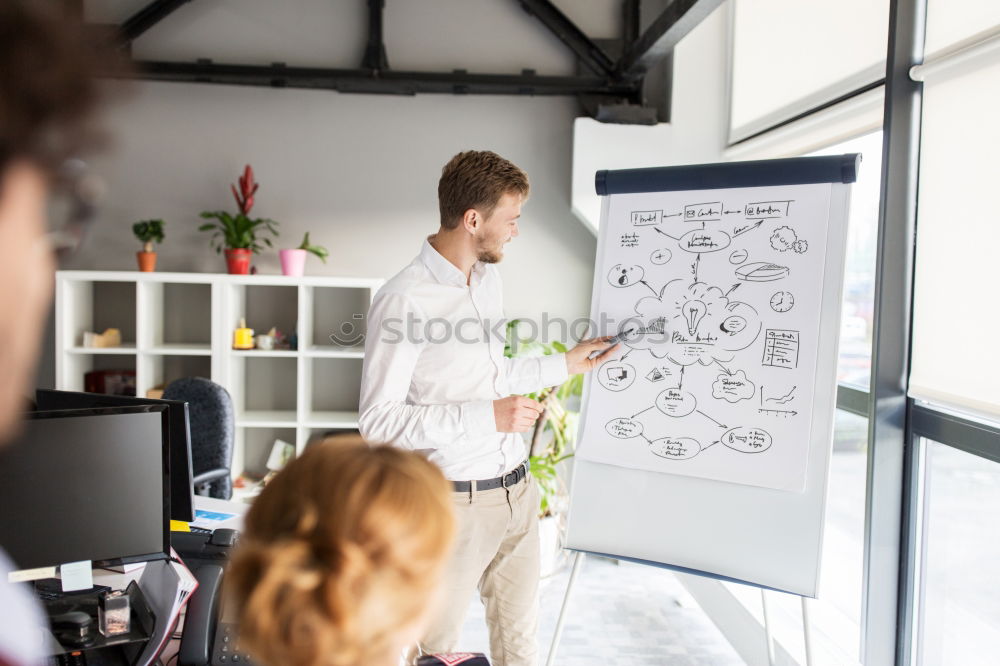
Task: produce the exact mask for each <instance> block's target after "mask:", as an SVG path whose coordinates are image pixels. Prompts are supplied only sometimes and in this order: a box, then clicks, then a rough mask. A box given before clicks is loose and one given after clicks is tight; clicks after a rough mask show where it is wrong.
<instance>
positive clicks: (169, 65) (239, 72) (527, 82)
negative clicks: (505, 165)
mask: <svg viewBox="0 0 1000 666" xmlns="http://www.w3.org/2000/svg"><path fill="white" fill-rule="evenodd" d="M134 65H135V68H136V70H137V73H136V74H135V75H134V76H136V77H137V78H141V79H146V80H152V81H179V82H192V83H221V84H230V85H248V86H267V87H277V88H284V87H287V88H313V89H322V90H337V91H339V92H345V93H380V94H391V95H415V94H417V93H445V94H459V95H461V94H469V95H581V94H592V95H603V96H607V97H611V98H630V97H634V96H635V95H636V94H637V86H636V84H634V83H615V82H612V81H609V80H607V79H605V78H603V77H584V76H539V75H537V74H535V73H534V71H533V70H525V71H524V72H522V73H521V74H472V73H469V72H466V71H464V70H457V71H454V72H447V73H432V72H403V71H396V70H388V71H380V72H373V71H371V70H368V69H327V68H319V67H288V66H285V65H283V64H280V63H277V64H273V65H230V64H222V63H214V62H211V61H206V60H200V61H198V62H194V63H186V62H157V61H135V62H134Z"/></svg>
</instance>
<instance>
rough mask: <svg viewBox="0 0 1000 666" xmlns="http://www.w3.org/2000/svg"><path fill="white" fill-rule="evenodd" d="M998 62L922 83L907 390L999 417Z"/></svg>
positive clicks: (999, 102)
mask: <svg viewBox="0 0 1000 666" xmlns="http://www.w3.org/2000/svg"><path fill="white" fill-rule="evenodd" d="M998 81H1000V64H992V65H988V66H982V67H980V68H978V69H976V70H974V71H970V72H968V73H966V74H964V75H961V76H955V77H951V76H948V77H942V78H941V79H940V80H938V79H931V80H929V81H928V82H927V83H926V84H925V86H924V103H923V131H922V139H921V145H920V193H919V201H918V204H917V211H918V220H917V251H916V276H915V284H914V310H913V357H912V371H911V375H910V393H911V394H912V395H913V396H914V397H919V398H923V399H926V400H928V401H931V402H937V403H943V404H946V405H951V406H956V407H961V408H964V409H967V410H971V411H976V412H981V413H986V414H993V415H998V414H1000V382H996V381H994V380H993V374H994V372H991V371H990V370H996V368H997V363H996V359H997V351H996V344H997V331H1000V308H998V307H996V304H997V290H996V275H995V271H996V270H997V248H998V247H1000V224H998V220H1000V217H998V214H997V205H996V193H997V182H998V181H997V176H998V170H997V157H996V155H997V146H1000V123H998V122H997V112H996V110H997V108H1000V85H997V82H998Z"/></svg>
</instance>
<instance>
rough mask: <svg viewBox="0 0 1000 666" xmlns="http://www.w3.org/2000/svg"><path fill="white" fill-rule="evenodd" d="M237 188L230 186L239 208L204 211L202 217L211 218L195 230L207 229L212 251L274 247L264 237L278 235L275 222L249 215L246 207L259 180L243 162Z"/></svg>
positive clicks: (257, 250) (248, 205)
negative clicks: (229, 211) (232, 211)
mask: <svg viewBox="0 0 1000 666" xmlns="http://www.w3.org/2000/svg"><path fill="white" fill-rule="evenodd" d="M239 186H240V189H239V190H237V189H236V185H231V186H230V188H231V189H232V191H233V197H235V199H236V204H237V206H238V207H239V212H238V213H237V214H236V215H230V214H229V213H227V212H225V211H221V210H212V211H205V212H203V213H202V214H201V216H202V218H204V219H206V220H215V221H214V222H209V223H207V224H203V225H201V226H199V227H198V231H211V232H212V238H211V243H212V247H213V248H215V251H216V253H219V254H221V253H222V250H223V249H224V248H225V249H231V250H235V249H247V250H252V251H253V253H254V254H257V253H259V252H260V251H261V250H262V249H263V247H264V246H265V245H266V246H267V247H274V245H273V244H272V243H271V239H270V238H268V237H267V236H266V234H270V235H272V236H275V237H277V236H278V230H277V229H276V227H277V224H278V223H277V222H275V221H274V220H269V219H267V218H258V219H251V218H250V209H251V208H253V204H254V194H256V192H257V189H258V188H260V183H257V182H255V181H254V178H253V169H251V168H250V165H249V164H248V165H246V168H245V169H244V170H243V175H242V176H240V178H239Z"/></svg>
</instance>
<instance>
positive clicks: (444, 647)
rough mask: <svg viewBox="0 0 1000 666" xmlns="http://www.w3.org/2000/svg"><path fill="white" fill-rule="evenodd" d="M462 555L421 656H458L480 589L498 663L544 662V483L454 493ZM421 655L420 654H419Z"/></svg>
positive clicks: (450, 572) (455, 560)
mask: <svg viewBox="0 0 1000 666" xmlns="http://www.w3.org/2000/svg"><path fill="white" fill-rule="evenodd" d="M452 502H453V504H454V506H455V515H456V517H457V520H458V532H457V536H456V545H455V553H454V555H453V557H452V562H451V564H450V565H449V567H448V568H447V569H446V570H445V576H444V578H445V580H444V588H445V589H444V599H443V602H442V604H441V611H440V612H439V613H438V615H437V617H436V619H435V620H433V621H432V622H431V625H430V627H429V628H428V630H427V631H426V632H425V635H424V638H423V639H422V640H421V641H420V644H419V646H418V650H415V651H414V652H419V654H434V653H438V652H454V651H456V650H457V649H460V648H461V646H459V645H458V639H459V635H460V633H461V631H462V624H463V622H464V620H465V613H466V611H467V610H468V608H469V599H470V598H471V597H472V593H473V591H474V590H476V588H477V587H478V589H479V597H480V599H481V600H482V602H483V604H484V605H485V606H486V624H487V629H488V630H489V634H490V663H491V664H492V665H493V666H536V664H537V662H538V646H537V633H538V578H539V567H540V564H539V544H538V486H537V484H536V483H535V480H534V478H532V477H531V476H530V475H529V476H528V477H527V478H526V479H525V480H524V481H521V483H518V484H517V485H515V486H511V487H510V488H494V489H493V490H485V491H476V490H473V491H472V492H468V493H458V492H456V493H452ZM413 658H414V659H415V658H416V654H414V655H413Z"/></svg>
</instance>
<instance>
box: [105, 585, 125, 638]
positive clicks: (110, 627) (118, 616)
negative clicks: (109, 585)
mask: <svg viewBox="0 0 1000 666" xmlns="http://www.w3.org/2000/svg"><path fill="white" fill-rule="evenodd" d="M131 619H132V608H131V605H130V604H129V599H128V595H127V594H125V592H124V591H122V590H108V591H107V592H102V593H101V596H99V597H98V598H97V628H98V629H99V630H100V632H101V633H102V634H103V635H104V636H119V635H121V634H127V633H128V632H129V629H131Z"/></svg>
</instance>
